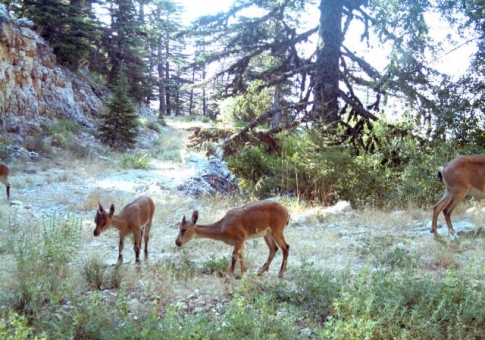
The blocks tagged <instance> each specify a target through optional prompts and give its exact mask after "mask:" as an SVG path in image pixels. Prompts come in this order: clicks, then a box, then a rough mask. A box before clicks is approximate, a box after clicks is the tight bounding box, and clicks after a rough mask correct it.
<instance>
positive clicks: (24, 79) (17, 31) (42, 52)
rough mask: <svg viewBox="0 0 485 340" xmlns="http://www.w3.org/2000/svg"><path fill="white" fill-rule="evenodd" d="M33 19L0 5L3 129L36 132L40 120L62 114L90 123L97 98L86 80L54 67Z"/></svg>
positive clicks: (0, 116)
mask: <svg viewBox="0 0 485 340" xmlns="http://www.w3.org/2000/svg"><path fill="white" fill-rule="evenodd" d="M31 27H32V23H31V22H29V21H28V20H25V19H16V18H13V17H11V16H10V15H9V14H8V13H7V12H6V10H5V7H4V6H3V5H0V119H1V127H2V132H4V133H5V132H7V133H14V134H17V135H21V136H25V135H32V134H34V133H39V132H42V131H41V127H40V126H41V125H40V123H41V122H42V121H50V120H52V119H54V118H57V117H66V118H69V119H70V120H72V121H74V122H77V123H79V124H82V125H85V126H91V125H92V121H93V119H94V118H95V117H96V115H97V114H98V112H99V110H100V109H101V108H102V100H101V98H100V97H99V96H98V95H99V92H97V91H96V92H97V94H98V95H97V94H95V91H94V89H93V88H92V87H91V85H90V84H89V83H87V82H86V81H83V80H81V79H79V78H77V77H76V76H75V75H74V74H73V73H72V72H70V71H68V70H66V69H64V68H62V67H59V66H58V65H57V64H56V57H55V55H54V54H53V53H52V49H51V48H50V47H49V46H48V45H47V44H46V42H45V41H44V40H43V39H42V38H41V37H40V36H39V35H38V34H37V33H36V32H35V31H33V30H32V29H31Z"/></svg>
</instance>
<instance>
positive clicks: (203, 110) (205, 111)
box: [202, 64, 209, 116]
mask: <svg viewBox="0 0 485 340" xmlns="http://www.w3.org/2000/svg"><path fill="white" fill-rule="evenodd" d="M206 76H207V71H206V65H205V64H204V66H203V69H202V80H203V81H205V77H206ZM202 115H203V116H208V115H209V114H208V112H207V98H206V93H205V85H204V86H203V87H202Z"/></svg>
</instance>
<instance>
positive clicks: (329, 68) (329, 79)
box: [313, 0, 343, 125]
mask: <svg viewBox="0 0 485 340" xmlns="http://www.w3.org/2000/svg"><path fill="white" fill-rule="evenodd" d="M319 9H320V31H319V39H320V42H319V45H318V47H317V60H316V65H315V88H314V100H315V103H314V106H313V116H314V117H313V118H314V119H319V120H320V121H321V122H322V123H323V124H332V125H335V123H336V122H338V121H339V107H338V98H339V91H338V89H339V78H340V77H339V60H340V48H341V45H342V42H343V34H342V14H343V0H321V2H320V7H319Z"/></svg>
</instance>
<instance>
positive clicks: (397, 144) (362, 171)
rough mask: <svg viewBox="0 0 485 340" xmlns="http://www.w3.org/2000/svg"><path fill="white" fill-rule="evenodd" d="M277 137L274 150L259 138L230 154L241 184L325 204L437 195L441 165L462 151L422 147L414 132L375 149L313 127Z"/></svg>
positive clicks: (393, 202) (399, 202)
mask: <svg viewBox="0 0 485 340" xmlns="http://www.w3.org/2000/svg"><path fill="white" fill-rule="evenodd" d="M381 133H382V134H385V131H381ZM277 142H278V148H277V150H276V151H275V152H268V151H267V147H266V146H265V145H264V144H260V145H257V146H249V147H245V148H241V149H240V150H239V151H238V152H237V153H236V154H235V155H232V156H229V157H228V159H227V162H228V167H229V168H230V169H231V170H232V171H233V173H234V175H235V176H236V177H238V178H239V179H240V187H241V189H243V190H244V191H246V192H247V193H249V194H252V195H255V196H256V197H259V198H265V197H269V196H272V195H275V194H278V193H283V194H295V195H296V196H298V197H300V198H304V199H307V200H310V201H313V200H315V201H319V202H324V203H326V204H332V203H334V202H336V201H337V200H347V201H349V202H351V203H352V205H353V206H360V207H362V206H375V207H407V206H409V205H410V204H411V205H423V204H430V202H434V201H436V200H438V199H439V197H440V196H441V195H442V193H443V190H444V189H443V184H442V183H440V182H439V181H438V180H437V172H438V169H439V168H440V166H442V165H443V164H445V163H446V162H447V161H449V160H450V159H452V158H453V157H455V156H456V155H457V154H458V153H459V152H458V150H456V149H454V148H453V146H452V145H450V144H447V143H441V144H434V145H429V146H427V147H424V146H422V145H421V144H420V143H418V141H417V140H415V139H413V138H412V137H402V138H399V139H398V140H394V142H393V143H391V144H389V145H387V144H386V143H383V145H381V148H380V149H378V150H375V151H374V152H373V153H367V152H365V151H364V150H363V149H362V150H356V148H355V147H354V146H350V145H349V146H347V145H337V146H336V145H331V143H328V141H325V140H324V139H322V138H321V137H315V133H301V134H299V135H298V134H291V135H287V134H284V133H282V134H280V135H279V136H277ZM463 153H465V152H463Z"/></svg>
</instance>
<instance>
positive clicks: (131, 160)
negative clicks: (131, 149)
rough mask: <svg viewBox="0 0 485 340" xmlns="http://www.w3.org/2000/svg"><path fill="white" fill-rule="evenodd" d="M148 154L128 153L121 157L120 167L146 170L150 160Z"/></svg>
mask: <svg viewBox="0 0 485 340" xmlns="http://www.w3.org/2000/svg"><path fill="white" fill-rule="evenodd" d="M148 156H149V155H148V154H143V153H129V154H124V155H122V156H121V159H120V165H121V167H122V168H124V169H148V168H149V167H150V160H149V159H148Z"/></svg>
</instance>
